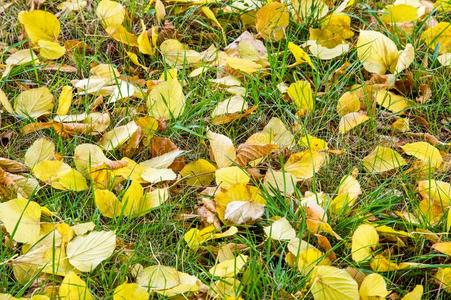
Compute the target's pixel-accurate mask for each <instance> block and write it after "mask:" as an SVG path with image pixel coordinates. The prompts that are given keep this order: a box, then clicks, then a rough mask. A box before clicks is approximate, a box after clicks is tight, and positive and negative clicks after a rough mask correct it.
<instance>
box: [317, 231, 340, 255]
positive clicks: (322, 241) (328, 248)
mask: <svg viewBox="0 0 451 300" xmlns="http://www.w3.org/2000/svg"><path fill="white" fill-rule="evenodd" d="M315 236H316V238H317V239H318V245H319V246H320V247H321V249H323V250H324V252H328V254H327V256H328V257H329V258H330V260H336V259H337V255H336V254H335V252H334V251H333V250H332V245H331V244H330V242H329V239H328V238H327V237H325V236H324V235H321V234H318V233H317V234H315Z"/></svg>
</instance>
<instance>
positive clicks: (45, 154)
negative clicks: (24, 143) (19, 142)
mask: <svg viewBox="0 0 451 300" xmlns="http://www.w3.org/2000/svg"><path fill="white" fill-rule="evenodd" d="M54 158H55V144H54V143H53V142H52V141H51V140H49V139H47V138H39V139H37V140H36V141H34V142H33V144H32V145H31V146H30V148H28V150H27V152H25V157H24V163H25V165H27V166H28V167H29V168H31V169H33V168H34V166H35V165H36V164H37V163H38V162H40V161H42V160H52V159H54Z"/></svg>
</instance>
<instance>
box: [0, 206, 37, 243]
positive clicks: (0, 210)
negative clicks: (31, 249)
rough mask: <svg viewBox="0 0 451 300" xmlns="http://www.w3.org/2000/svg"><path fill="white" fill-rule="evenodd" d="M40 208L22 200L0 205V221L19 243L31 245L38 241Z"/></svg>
mask: <svg viewBox="0 0 451 300" xmlns="http://www.w3.org/2000/svg"><path fill="white" fill-rule="evenodd" d="M40 220H41V206H40V205H39V204H37V203H36V202H33V201H29V200H27V199H24V198H18V199H13V200H9V201H7V202H3V203H0V221H2V223H3V226H5V228H6V231H8V233H9V234H10V236H11V237H12V238H13V239H14V240H15V241H17V242H19V243H27V244H33V243H35V242H36V241H37V240H38V239H39V232H40Z"/></svg>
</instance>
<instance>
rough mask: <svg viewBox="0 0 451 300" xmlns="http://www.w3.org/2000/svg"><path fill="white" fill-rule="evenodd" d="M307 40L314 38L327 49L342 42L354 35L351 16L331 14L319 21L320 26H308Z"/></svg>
mask: <svg viewBox="0 0 451 300" xmlns="http://www.w3.org/2000/svg"><path fill="white" fill-rule="evenodd" d="M309 32H310V37H309V40H315V41H316V42H317V43H318V44H320V45H321V46H324V47H327V48H329V49H331V48H334V47H336V46H338V45H340V44H343V43H344V41H345V40H347V39H350V38H352V37H353V36H354V32H353V31H352V30H351V18H350V17H349V16H348V15H345V14H331V15H329V16H327V17H326V18H324V19H323V20H322V21H321V24H320V28H319V29H318V28H310V29H309Z"/></svg>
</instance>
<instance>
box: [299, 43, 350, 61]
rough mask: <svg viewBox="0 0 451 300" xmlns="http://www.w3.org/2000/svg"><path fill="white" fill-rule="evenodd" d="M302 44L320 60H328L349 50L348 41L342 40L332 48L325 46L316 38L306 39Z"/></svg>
mask: <svg viewBox="0 0 451 300" xmlns="http://www.w3.org/2000/svg"><path fill="white" fill-rule="evenodd" d="M304 45H306V46H308V47H309V51H310V52H311V53H312V55H313V56H315V57H318V58H319V59H322V60H330V59H333V58H335V57H338V56H340V55H342V54H344V53H346V52H348V51H349V43H348V42H343V43H341V44H338V45H337V46H335V47H333V48H327V47H325V46H323V45H321V44H320V43H318V42H317V41H316V40H308V41H307V42H305V44H304Z"/></svg>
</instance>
